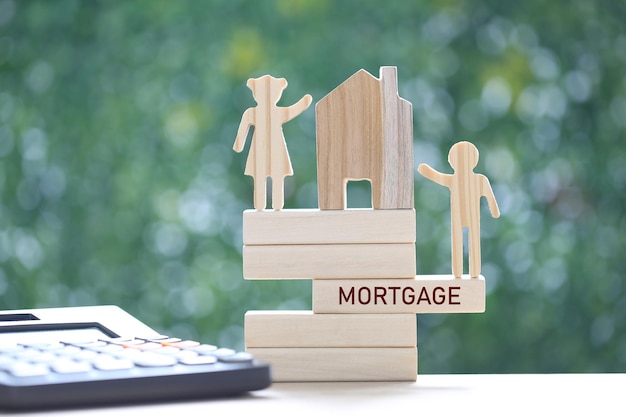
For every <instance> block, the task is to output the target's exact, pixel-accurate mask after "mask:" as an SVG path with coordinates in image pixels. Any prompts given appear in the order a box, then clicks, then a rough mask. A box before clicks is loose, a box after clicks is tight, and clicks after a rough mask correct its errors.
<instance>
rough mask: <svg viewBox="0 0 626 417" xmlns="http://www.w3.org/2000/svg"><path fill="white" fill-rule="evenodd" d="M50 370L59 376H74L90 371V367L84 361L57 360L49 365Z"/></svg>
mask: <svg viewBox="0 0 626 417" xmlns="http://www.w3.org/2000/svg"><path fill="white" fill-rule="evenodd" d="M50 368H52V370H53V371H54V372H56V373H59V374H74V373H79V372H88V371H90V370H91V365H90V364H89V362H86V361H81V362H77V361H73V360H71V359H66V358H63V359H59V360H58V361H56V362H53V363H52V364H51V365H50Z"/></svg>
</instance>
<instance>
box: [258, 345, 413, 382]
mask: <svg viewBox="0 0 626 417" xmlns="http://www.w3.org/2000/svg"><path fill="white" fill-rule="evenodd" d="M246 351H247V352H249V353H251V354H252V355H254V356H255V357H256V358H257V359H260V360H263V361H267V362H269V363H270V364H271V366H272V379H273V380H274V382H314V381H315V382H330V381H415V380H416V379H417V347H401V348H249V349H246Z"/></svg>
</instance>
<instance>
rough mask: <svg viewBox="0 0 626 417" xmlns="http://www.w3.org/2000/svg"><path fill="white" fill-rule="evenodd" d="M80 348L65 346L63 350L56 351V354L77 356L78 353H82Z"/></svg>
mask: <svg viewBox="0 0 626 417" xmlns="http://www.w3.org/2000/svg"><path fill="white" fill-rule="evenodd" d="M80 350H81V349H80V348H79V347H77V346H69V345H67V346H64V347H63V348H61V349H58V350H56V351H55V352H54V353H56V354H57V355H59V356H72V355H75V354H77V353H78V352H80Z"/></svg>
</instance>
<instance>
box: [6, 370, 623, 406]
mask: <svg viewBox="0 0 626 417" xmlns="http://www.w3.org/2000/svg"><path fill="white" fill-rule="evenodd" d="M625 399H626V374H549V375H531V374H524V375H418V377H417V382H406V383H403V382H360V383H348V382H346V383H289V384H287V383H280V384H274V385H273V386H272V387H270V388H268V389H265V390H262V391H256V392H254V393H251V394H250V395H246V396H243V397H237V398H229V399H214V400H202V401H186V402H175V403H160V404H143V405H128V406H111V407H97V408H82V409H73V410H55V411H38V412H28V413H16V414H15V415H19V416H20V417H28V416H40V417H41V416H47V417H48V416H50V417H52V416H54V417H57V416H58V417H60V416H63V417H78V416H94V417H96V416H98V417H102V416H111V417H113V416H114V417H124V416H132V417H142V416H146V417H148V416H149V417H155V416H179V415H182V416H207V417H208V416H219V417H229V416H233V417H248V416H255V417H256V416H272V417H274V416H290V417H301V416H318V417H325V416H335V415H338V416H339V415H341V416H353V415H354V416H364V415H366V416H373V415H377V416H381V417H392V413H393V415H396V416H399V415H406V416H449V415H457V416H463V417H465V416H478V415H480V416H498V417H500V416H518V415H519V416H522V415H525V416H528V415H531V416H548V415H554V416H566V415H575V416H580V415H592V416H594V415H617V416H624V415H626V401H625ZM0 415H12V414H11V413H0Z"/></svg>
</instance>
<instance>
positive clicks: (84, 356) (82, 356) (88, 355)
mask: <svg viewBox="0 0 626 417" xmlns="http://www.w3.org/2000/svg"><path fill="white" fill-rule="evenodd" d="M98 355H99V353H98V352H96V351H95V350H87V349H83V350H81V351H80V352H78V353H76V354H75V355H72V358H73V359H75V360H81V361H83V360H86V361H88V360H91V359H94V358H96V357H98Z"/></svg>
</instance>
